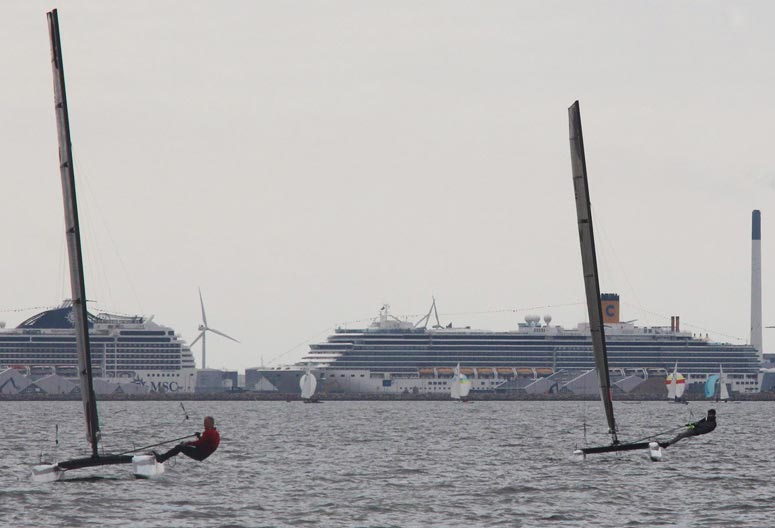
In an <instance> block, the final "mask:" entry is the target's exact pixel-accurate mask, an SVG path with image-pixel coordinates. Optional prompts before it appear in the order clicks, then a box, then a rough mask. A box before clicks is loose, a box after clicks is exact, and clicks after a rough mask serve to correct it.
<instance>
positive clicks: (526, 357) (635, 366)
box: [245, 294, 761, 394]
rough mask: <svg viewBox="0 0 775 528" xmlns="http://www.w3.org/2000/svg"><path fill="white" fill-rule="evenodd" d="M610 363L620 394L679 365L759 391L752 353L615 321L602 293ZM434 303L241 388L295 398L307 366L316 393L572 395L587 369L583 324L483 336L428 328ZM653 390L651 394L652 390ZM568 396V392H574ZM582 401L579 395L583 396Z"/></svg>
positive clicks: (692, 380)
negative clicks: (460, 381)
mask: <svg viewBox="0 0 775 528" xmlns="http://www.w3.org/2000/svg"><path fill="white" fill-rule="evenodd" d="M601 297H602V300H603V307H604V319H605V324H606V339H607V342H608V360H609V366H610V368H611V374H612V377H613V379H615V380H616V381H617V382H619V383H620V385H619V386H620V387H621V388H623V389H624V390H629V389H631V388H634V387H635V386H636V385H638V384H640V383H642V382H645V381H647V380H648V379H649V378H659V379H660V380H661V382H662V384H664V379H665V375H666V374H667V372H669V371H672V368H673V366H674V365H675V363H676V362H678V366H679V368H680V370H681V372H682V373H683V375H684V376H685V377H686V379H687V383H689V387H690V390H691V387H692V385H694V387H695V388H696V389H698V388H699V387H700V384H704V383H705V381H706V380H707V379H708V376H710V375H712V374H716V373H718V372H719V369H720V368H723V371H724V373H726V374H727V381H728V383H729V388H730V389H731V390H732V391H734V392H738V393H751V392H757V391H758V390H759V368H760V366H761V361H760V356H759V352H758V351H757V349H756V348H754V347H753V346H750V345H733V344H727V343H717V342H713V341H711V340H709V339H707V338H703V337H698V336H694V335H693V334H692V333H691V332H684V331H682V330H681V328H680V318H679V317H674V318H672V319H671V325H670V326H669V327H641V326H636V325H635V324H634V323H633V322H622V321H620V320H619V296H618V295H617V294H603V295H602V296H601ZM435 313H436V306H435V301H434V304H433V305H432V307H431V310H430V311H429V312H428V314H427V315H426V316H425V317H423V318H422V319H421V320H420V321H418V322H417V323H412V322H408V321H403V320H400V319H398V318H396V317H394V316H392V315H391V314H390V312H389V307H388V306H382V308H381V309H380V312H379V315H378V317H377V318H376V319H375V320H374V321H373V322H372V323H371V324H370V325H369V326H368V327H365V328H337V329H336V330H335V332H334V334H333V335H331V336H329V337H328V339H326V341H325V342H322V343H316V344H312V345H310V349H309V352H308V354H307V355H306V356H305V357H304V358H302V361H301V362H300V363H298V364H296V365H292V366H285V367H277V368H257V369H249V370H248V371H246V379H245V381H246V388H247V389H248V390H250V389H257V390H267V389H269V390H276V391H279V392H281V393H298V392H299V378H300V376H301V375H302V373H303V372H302V368H303V366H304V365H312V367H313V372H315V373H316V375H317V377H318V379H319V381H320V387H321V389H322V391H324V392H326V391H327V392H345V393H348V392H349V393H407V392H409V393H415V394H416V393H445V392H447V393H448V391H449V386H450V382H451V378H452V375H453V369H454V367H455V365H457V364H458V363H459V364H460V367H461V368H460V370H461V372H462V373H464V374H466V375H467V376H468V377H469V378H471V380H472V390H473V391H499V390H521V391H524V392H526V393H536V394H538V393H547V392H552V391H558V392H559V391H562V390H563V389H567V390H568V391H569V392H578V390H579V388H584V387H585V386H586V387H587V389H590V388H591V391H592V393H596V392H595V391H597V387H596V384H593V385H592V386H591V387H590V386H589V383H588V382H585V383H580V381H579V380H581V379H584V377H585V374H588V373H590V372H592V370H593V369H594V358H593V354H592V342H591V337H590V333H589V328H588V324H587V323H580V324H578V325H577V327H576V328H571V329H566V328H563V327H561V326H557V325H552V324H551V320H552V319H551V317H550V316H548V315H547V316H544V317H543V320H542V318H541V317H539V316H535V315H532V316H527V317H525V321H524V322H521V323H519V324H518V325H517V327H516V328H515V329H514V330H510V331H484V330H474V329H471V328H469V327H464V328H455V327H452V326H443V325H441V324H439V320H438V315H436V324H435V325H432V326H429V324H428V323H429V321H430V320H431V315H432V314H435ZM657 386H658V385H657ZM574 389H575V390H574ZM582 392H583V391H582Z"/></svg>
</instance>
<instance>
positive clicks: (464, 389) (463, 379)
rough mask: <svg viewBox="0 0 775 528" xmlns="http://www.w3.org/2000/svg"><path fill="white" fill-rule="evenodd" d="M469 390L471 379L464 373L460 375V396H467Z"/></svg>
mask: <svg viewBox="0 0 775 528" xmlns="http://www.w3.org/2000/svg"><path fill="white" fill-rule="evenodd" d="M469 392H471V380H470V379H468V376H466V375H465V374H461V375H460V397H461V398H464V399H465V398H467V397H468V393H469Z"/></svg>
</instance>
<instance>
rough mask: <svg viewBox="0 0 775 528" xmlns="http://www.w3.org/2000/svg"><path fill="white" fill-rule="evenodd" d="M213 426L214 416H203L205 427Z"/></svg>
mask: <svg viewBox="0 0 775 528" xmlns="http://www.w3.org/2000/svg"><path fill="white" fill-rule="evenodd" d="M214 428H215V418H213V417H212V416H205V429H214Z"/></svg>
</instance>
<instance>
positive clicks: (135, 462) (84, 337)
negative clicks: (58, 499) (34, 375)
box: [32, 9, 164, 482]
mask: <svg viewBox="0 0 775 528" xmlns="http://www.w3.org/2000/svg"><path fill="white" fill-rule="evenodd" d="M47 17H48V28H49V35H50V38H51V66H52V70H53V74H54V102H55V108H56V120H57V132H58V134H57V136H58V140H59V164H60V165H59V166H60V176H61V180H62V195H63V199H64V209H65V234H66V237H67V254H68V262H69V268H70V286H71V291H72V307H73V310H72V315H73V326H74V328H75V333H76V343H77V348H78V377H79V380H80V392H81V400H82V401H83V411H84V417H85V419H86V436H87V438H88V440H89V444H90V446H91V456H89V457H84V458H74V459H71V460H66V461H63V462H51V463H40V464H38V465H35V466H33V468H32V478H33V480H34V481H36V482H53V481H55V480H58V479H59V478H61V477H62V475H63V474H64V472H65V471H70V470H74V469H81V468H87V467H95V466H106V465H113V464H132V469H133V472H134V474H135V476H137V477H143V478H152V477H156V476H159V475H161V474H162V473H163V472H164V465H163V464H159V463H157V462H156V459H155V457H154V456H153V455H147V454H142V455H136V454H132V453H135V452H137V450H131V451H127V452H124V453H118V454H105V453H101V452H100V422H99V417H98V415H97V400H96V398H95V394H94V383H93V378H92V365H91V350H90V347H89V327H88V314H87V312H86V288H85V284H84V273H83V253H82V251H81V233H80V226H79V222H78V204H77V200H76V193H75V173H74V171H73V153H72V144H71V141H70V122H69V116H68V112H67V97H66V93H65V73H64V65H63V63H62V45H61V42H60V38H59V18H58V16H57V10H56V9H54V10H53V11H51V12H49V13H48V14H47Z"/></svg>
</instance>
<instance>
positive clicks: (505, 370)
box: [495, 367, 514, 375]
mask: <svg viewBox="0 0 775 528" xmlns="http://www.w3.org/2000/svg"><path fill="white" fill-rule="evenodd" d="M495 372H497V373H498V374H510V375H514V369H512V368H509V367H498V368H496V369H495Z"/></svg>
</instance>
